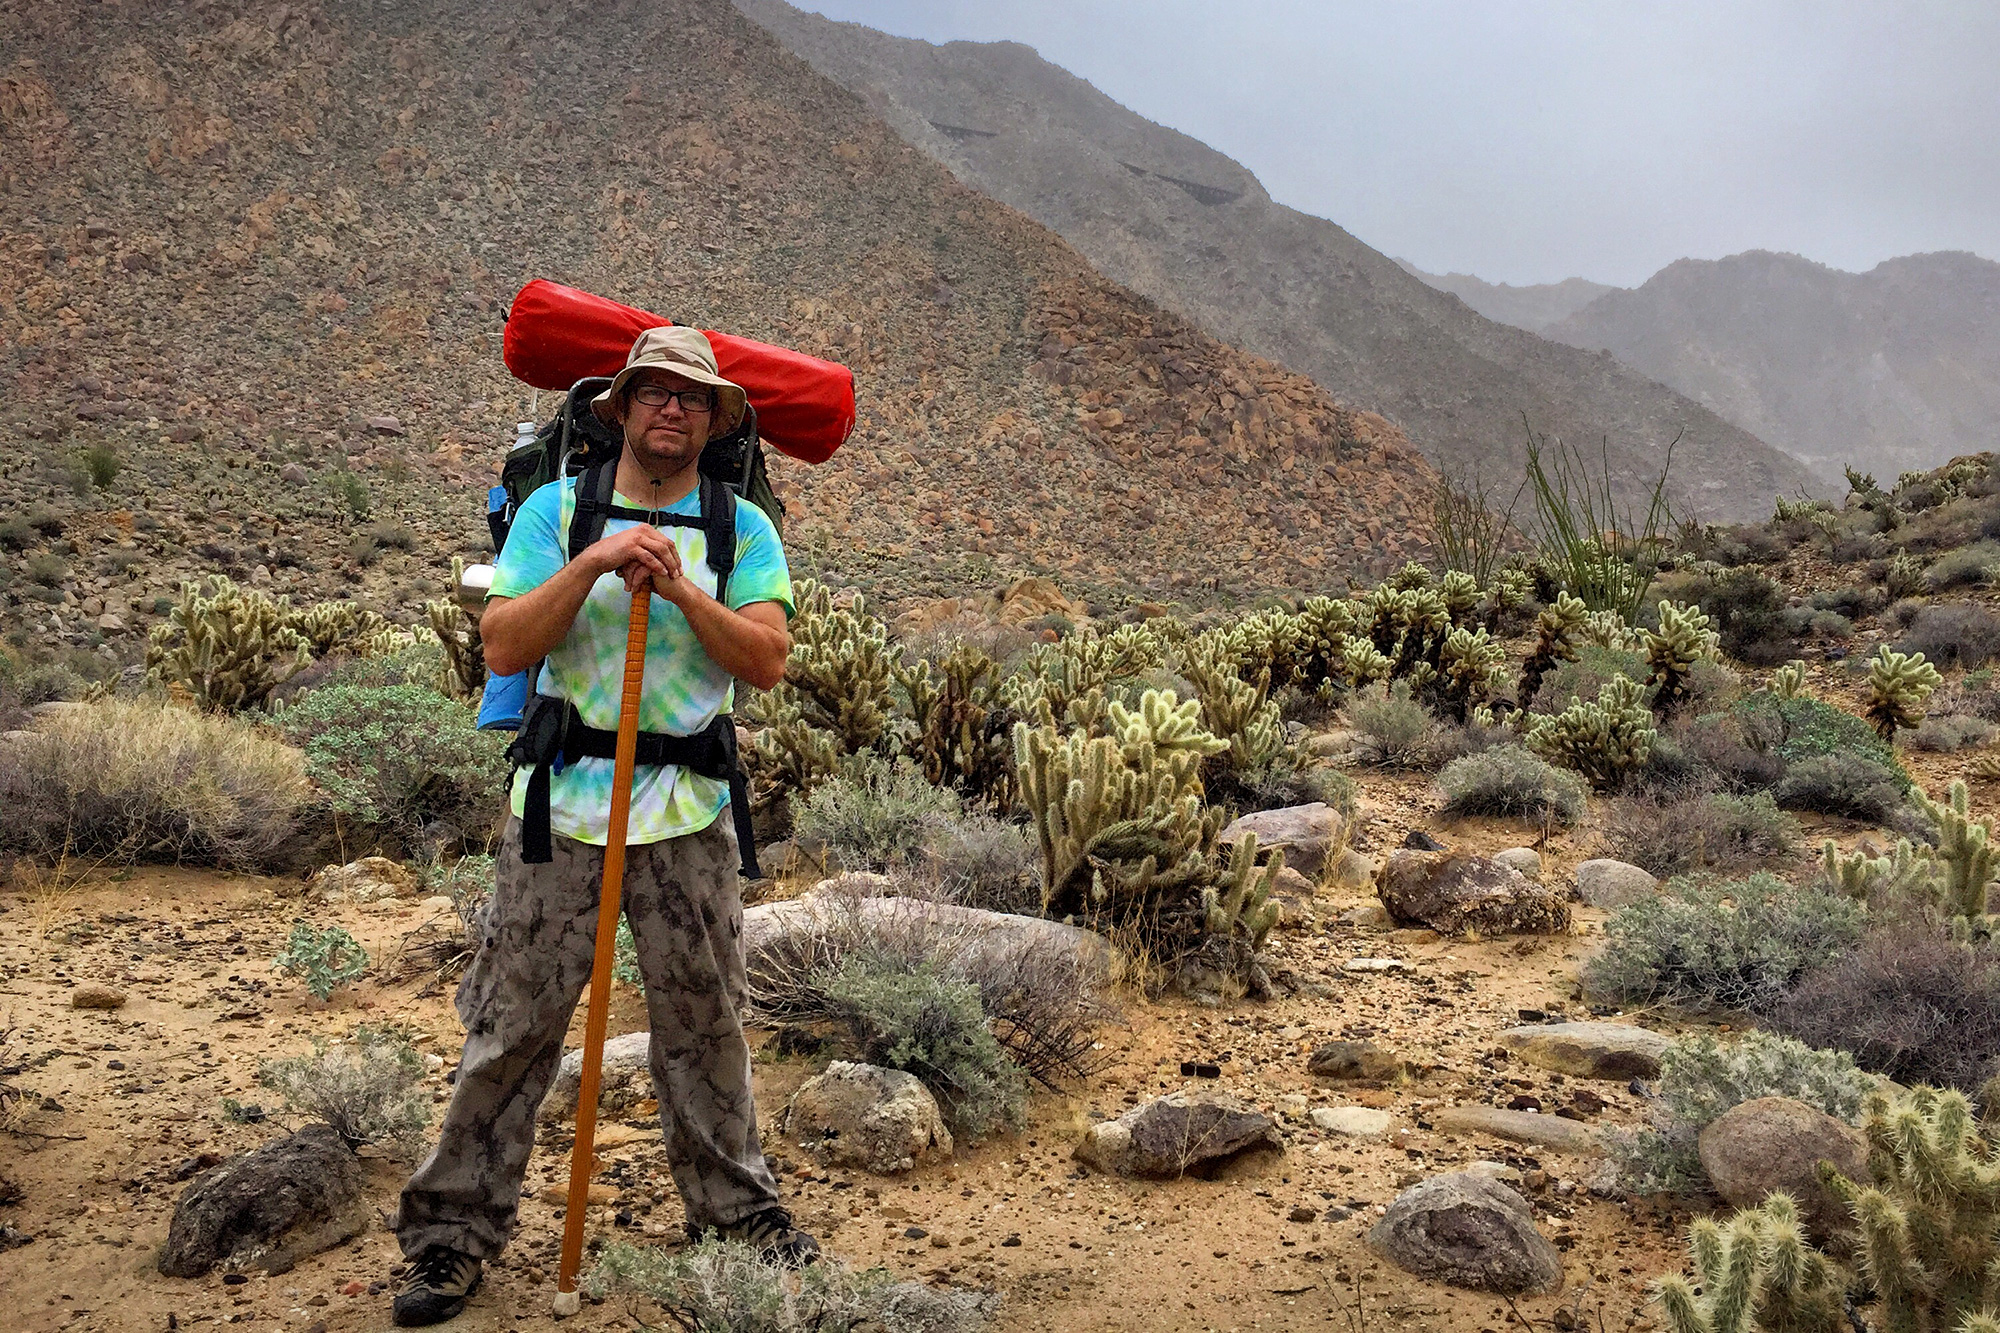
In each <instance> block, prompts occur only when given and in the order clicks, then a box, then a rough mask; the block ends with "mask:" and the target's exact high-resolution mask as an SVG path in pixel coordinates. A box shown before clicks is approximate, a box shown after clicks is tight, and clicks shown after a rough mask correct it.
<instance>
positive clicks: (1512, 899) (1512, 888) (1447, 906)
mask: <svg viewBox="0 0 2000 1333" xmlns="http://www.w3.org/2000/svg"><path fill="white" fill-rule="evenodd" d="M1377 892H1378V893H1379V894H1380V895H1381V898H1382V905H1383V906H1384V907H1386V908H1387V909H1388V911H1389V915H1390V916H1391V917H1393V918H1395V920H1396V921H1397V922H1398V923H1399V924H1402V925H1410V926H1428V927H1430V928H1431V929H1432V930H1435V931H1438V932H1440V933H1441V934H1446V935H1462V934H1464V933H1465V932H1467V931H1471V930H1476V931H1479V932H1480V933H1481V934H1486V935H1511V934H1549V933H1552V932H1555V931H1561V930H1567V929H1568V928H1569V920H1570V914H1569V904H1568V903H1566V902H1564V901H1562V899H1561V897H1560V896H1558V895H1557V894H1555V893H1554V892H1553V891H1551V890H1550V889H1549V888H1547V887H1546V886H1544V885H1541V884H1537V883H1536V882H1535V881H1534V880H1531V879H1529V878H1527V877H1526V876H1525V875H1523V874H1521V873H1520V872H1519V871H1517V870H1514V869H1511V868H1509V867H1507V866H1503V865H1499V864H1496V863H1495V862H1493V861H1489V860H1487V859H1486V858H1485V857H1483V856H1470V855H1467V854H1466V853H1463V852H1407V851H1399V852H1393V853H1391V854H1390V856H1389V863H1388V864H1387V865H1386V866H1384V867H1383V869H1382V875H1381V879H1380V882H1379V886H1378V888H1377Z"/></svg>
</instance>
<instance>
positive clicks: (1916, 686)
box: [1863, 643, 1944, 741]
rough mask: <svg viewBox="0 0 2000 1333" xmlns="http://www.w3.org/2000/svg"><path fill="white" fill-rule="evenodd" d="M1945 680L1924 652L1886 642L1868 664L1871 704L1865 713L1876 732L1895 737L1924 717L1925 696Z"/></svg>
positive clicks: (1886, 739)
mask: <svg viewBox="0 0 2000 1333" xmlns="http://www.w3.org/2000/svg"><path fill="white" fill-rule="evenodd" d="M1943 683H1944V677H1943V676H1941V675H1939V674H1938V669H1937V668H1936V667H1934V666H1932V665H1931V664H1930V663H1929V662H1926V661H1925V660H1924V655H1923V654H1922V653H1899V652H1897V651H1896V650H1895V649H1894V648H1891V647H1890V646H1889V645H1888V644H1886V643H1885V644H1883V645H1882V647H1881V648H1880V649H1878V650H1877V651H1876V653H1875V660H1874V661H1873V662H1870V663H1869V664H1868V707H1867V708H1866V709H1864V710H1863V716H1865V717H1866V718H1867V719H1868V720H1869V721H1870V722H1873V723H1874V724H1875V733H1876V734H1877V735H1879V736H1880V737H1881V738H1882V739H1883V740H1885V741H1893V740H1894V739H1896V732H1897V730H1898V729H1899V728H1904V727H1914V726H1916V725H1917V723H1919V722H1921V721H1923V720H1924V714H1923V707H1924V700H1926V699H1928V698H1930V697H1931V691H1932V690H1934V689H1936V688H1937V687H1938V686H1939V685H1941V684H1943Z"/></svg>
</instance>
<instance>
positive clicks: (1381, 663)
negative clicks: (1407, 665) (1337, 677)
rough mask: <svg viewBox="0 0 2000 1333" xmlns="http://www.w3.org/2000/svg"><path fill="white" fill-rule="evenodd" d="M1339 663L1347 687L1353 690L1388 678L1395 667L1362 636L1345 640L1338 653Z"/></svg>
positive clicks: (1361, 688)
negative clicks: (1345, 678)
mask: <svg viewBox="0 0 2000 1333" xmlns="http://www.w3.org/2000/svg"><path fill="white" fill-rule="evenodd" d="M1340 665H1341V671H1342V672H1343V673H1344V674H1345V675H1346V677H1347V684H1348V687H1349V688H1350V689H1355V690H1363V689H1366V688H1368V686H1370V685H1373V684H1375V683H1376V682H1378V681H1386V680H1388V679H1389V677H1390V676H1391V675H1393V674H1394V672H1395V667H1396V664H1395V663H1394V662H1391V661H1390V660H1389V659H1388V657H1387V656H1385V655H1384V654H1383V653H1382V652H1381V650H1379V649H1378V648H1376V647H1375V645H1374V644H1373V643H1370V642H1369V641H1368V640H1367V639H1362V638H1353V639H1349V640H1348V641H1347V646H1346V648H1345V649H1343V650H1342V652H1341V655H1340Z"/></svg>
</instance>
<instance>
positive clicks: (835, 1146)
mask: <svg viewBox="0 0 2000 1333" xmlns="http://www.w3.org/2000/svg"><path fill="white" fill-rule="evenodd" d="M785 1133H786V1134H787V1135H788V1136H789V1137H790V1138H791V1139H793V1140H794V1141H795V1142H796V1143H797V1144H798V1145H799V1147H801V1148H803V1149H804V1150H805V1151H807V1152H809V1153H811V1154H812V1155H813V1156H815V1157H817V1158H819V1159H820V1160H821V1161H822V1162H827V1163H830V1164H832V1165H834V1166H853V1167H859V1168H861V1169H862V1170H863V1171H873V1172H874V1173H875V1174H877V1175H883V1176H886V1175H893V1174H895V1173H896V1172H899V1171H908V1170H910V1169H911V1168H912V1167H914V1166H916V1165H917V1164H918V1163H919V1162H927V1161H931V1160H933V1159H948V1158H950V1156H951V1148H952V1144H951V1131H950V1130H949V1129H946V1128H945V1123H944V1116H943V1115H942V1114H941V1113H940V1112H939V1111H938V1104H937V1099H936V1098H934V1097H932V1096H931V1091H930V1089H929V1088H926V1087H925V1086H924V1085H923V1080H921V1079H919V1078H918V1077H917V1076H916V1075H914V1074H906V1073H904V1072H903V1071H902V1070H900V1069H883V1068H880V1067H879V1066H876V1065H864V1064H850V1063H848V1062H847V1061H845V1060H836V1061H834V1062H833V1063H832V1064H830V1065H828V1066H827V1067H826V1072H825V1073H823V1074H820V1075H818V1076H817V1077H815V1078H810V1079H807V1080H806V1081H805V1083H804V1084H803V1085H801V1086H800V1088H799V1090H798V1091H797V1092H795V1093H793V1094H792V1104H791V1106H790V1107H789V1108H787V1110H786V1111H785Z"/></svg>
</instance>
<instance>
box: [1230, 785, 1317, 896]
mask: <svg viewBox="0 0 2000 1333" xmlns="http://www.w3.org/2000/svg"><path fill="white" fill-rule="evenodd" d="M1341 823H1342V820H1341V818H1340V811H1338V810H1336V809H1334V808H1333V807H1332V806H1330V805H1328V804H1326V802H1324V801H1314V802H1312V803H1311V804H1310V805H1288V806H1286V807H1285V808H1284V809H1282V810H1259V811H1257V812H1256V813H1254V814H1248V815H1244V816H1243V817H1242V818H1240V819H1237V820H1235V821H1234V822H1233V823H1231V824H1230V825H1229V826H1228V827H1226V828H1224V829H1223V830H1222V838H1221V841H1222V842H1223V844H1224V845H1225V846H1226V845H1229V844H1233V843H1238V842H1241V841H1242V840H1243V839H1244V837H1246V836H1247V835H1249V834H1252V833H1254V834H1256V835H1257V849H1258V851H1260V852H1265V851H1281V852H1283V853H1284V854H1285V864H1286V865H1288V866H1290V867H1291V868H1292V869H1294V870H1296V871H1298V872H1299V873H1300V874H1302V875H1305V876H1308V877H1310V878H1314V879H1317V878H1318V877H1319V874H1320V872H1321V871H1323V870H1325V869H1326V858H1327V856H1328V854H1329V853H1330V852H1331V851H1332V849H1333V847H1334V844H1335V843H1337V842H1338V841H1339V840H1340V829H1341Z"/></svg>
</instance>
